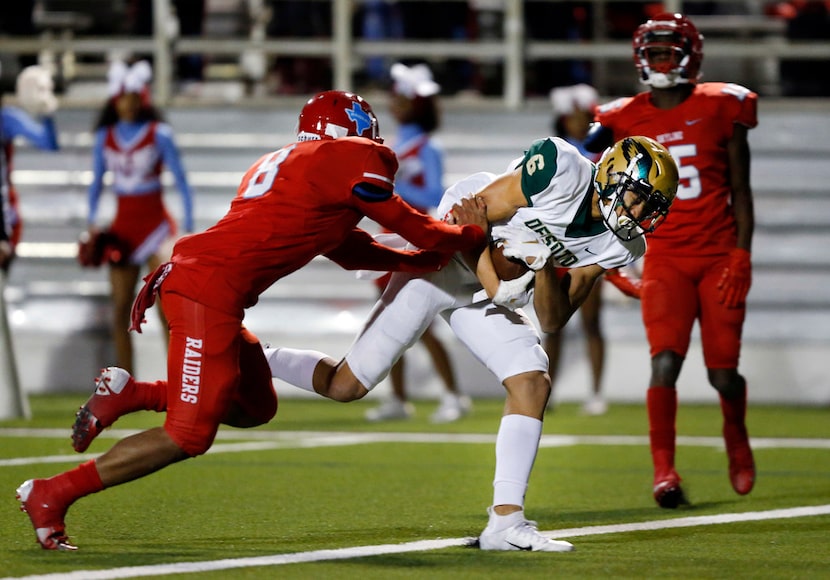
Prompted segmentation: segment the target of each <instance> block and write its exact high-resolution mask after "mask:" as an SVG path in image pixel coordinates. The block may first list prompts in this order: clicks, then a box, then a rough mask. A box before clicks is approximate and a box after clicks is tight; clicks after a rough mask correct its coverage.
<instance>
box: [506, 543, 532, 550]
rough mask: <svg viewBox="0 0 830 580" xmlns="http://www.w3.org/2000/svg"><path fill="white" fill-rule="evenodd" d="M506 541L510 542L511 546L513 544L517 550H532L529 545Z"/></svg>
mask: <svg viewBox="0 0 830 580" xmlns="http://www.w3.org/2000/svg"><path fill="white" fill-rule="evenodd" d="M507 543H508V544H510V545H511V546H513V547H514V548H516V549H517V550H523V551H525V552H530V551H532V550H533V548H531V547H530V546H519V545H517V544H514V543H513V542H507Z"/></svg>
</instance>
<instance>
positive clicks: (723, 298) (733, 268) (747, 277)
mask: <svg viewBox="0 0 830 580" xmlns="http://www.w3.org/2000/svg"><path fill="white" fill-rule="evenodd" d="M750 286H752V260H751V255H750V253H749V252H747V251H746V250H744V249H742V248H735V249H733V250H731V251H730V252H729V265H728V266H727V267H726V268H724V269H723V274H722V275H721V279H720V282H718V290H720V297H719V301H720V303H721V304H723V305H725V306H726V307H727V308H736V307H737V306H740V305H741V304H743V303H744V302H746V295H747V294H749V287H750Z"/></svg>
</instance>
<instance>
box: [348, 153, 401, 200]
mask: <svg viewBox="0 0 830 580" xmlns="http://www.w3.org/2000/svg"><path fill="white" fill-rule="evenodd" d="M359 167H360V169H359V170H358V172H356V174H355V175H354V176H353V177H352V183H351V184H350V186H351V190H352V193H353V194H354V195H355V196H356V197H357V198H358V199H360V200H362V201H365V202H377V201H385V200H387V199H389V198H390V197H392V194H393V193H394V184H395V172H396V171H397V170H398V160H397V158H396V157H395V152H394V151H392V150H391V149H389V148H388V147H385V146H382V145H377V144H374V143H372V147H368V148H366V153H365V157H364V159H363V163H362V164H360V166H359Z"/></svg>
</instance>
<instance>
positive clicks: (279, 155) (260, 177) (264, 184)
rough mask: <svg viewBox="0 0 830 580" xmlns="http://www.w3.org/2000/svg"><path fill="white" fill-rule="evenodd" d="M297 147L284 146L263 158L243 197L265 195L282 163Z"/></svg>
mask: <svg viewBox="0 0 830 580" xmlns="http://www.w3.org/2000/svg"><path fill="white" fill-rule="evenodd" d="M294 147H296V145H289V146H288V147H283V148H282V149H280V150H279V151H274V152H273V153H272V154H271V155H269V156H268V157H266V158H265V159H263V161H262V163H260V164H259V167H257V168H256V171H254V173H253V175H251V178H250V179H249V180H248V186H247V187H246V188H245V193H243V194H242V197H243V198H246V199H247V198H251V197H259V196H261V195H265V194H266V193H268V191H269V190H270V189H271V186H272V185H273V184H274V179H276V178H277V173H279V171H280V165H281V164H282V162H283V161H285V159H286V158H287V157H288V154H289V153H291V151H292V150H293V149H294Z"/></svg>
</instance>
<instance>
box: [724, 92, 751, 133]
mask: <svg viewBox="0 0 830 580" xmlns="http://www.w3.org/2000/svg"><path fill="white" fill-rule="evenodd" d="M723 92H724V93H725V94H726V95H727V97H732V98H734V99H735V100H736V101H737V111H736V112H735V116H734V119H733V122H735V123H738V124H740V125H744V126H746V127H748V128H750V129H753V128H755V127H757V126H758V95H757V93H754V92H753V91H750V90H749V89H748V88H746V87H742V86H741V85H736V84H734V83H730V84H727V85H725V86H724V88H723Z"/></svg>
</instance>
